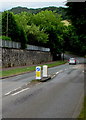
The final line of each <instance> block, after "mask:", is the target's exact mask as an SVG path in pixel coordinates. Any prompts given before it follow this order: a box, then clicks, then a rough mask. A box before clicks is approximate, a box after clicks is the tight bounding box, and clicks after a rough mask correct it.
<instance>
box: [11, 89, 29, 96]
mask: <svg viewBox="0 0 86 120" xmlns="http://www.w3.org/2000/svg"><path fill="white" fill-rule="evenodd" d="M28 89H30V88H25V89H23V90H21V91H19V92H16V93H13V94H12V96H14V95H17V94H19V93H21V92H23V91H25V90H28Z"/></svg>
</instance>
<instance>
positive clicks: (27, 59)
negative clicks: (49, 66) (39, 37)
mask: <svg viewBox="0 0 86 120" xmlns="http://www.w3.org/2000/svg"><path fill="white" fill-rule="evenodd" d="M49 61H52V56H51V53H50V52H42V51H30V50H22V49H10V48H2V67H3V68H6V67H14V66H25V65H33V64H40V63H44V62H49Z"/></svg>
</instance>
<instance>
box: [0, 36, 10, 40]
mask: <svg viewBox="0 0 86 120" xmlns="http://www.w3.org/2000/svg"><path fill="white" fill-rule="evenodd" d="M0 39H2V40H11V38H10V37H8V36H0Z"/></svg>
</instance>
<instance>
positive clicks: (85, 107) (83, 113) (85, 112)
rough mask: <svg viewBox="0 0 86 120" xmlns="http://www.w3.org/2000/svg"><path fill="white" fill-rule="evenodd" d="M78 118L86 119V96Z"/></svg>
mask: <svg viewBox="0 0 86 120" xmlns="http://www.w3.org/2000/svg"><path fill="white" fill-rule="evenodd" d="M78 118H84V120H86V96H85V98H84V103H83V108H82V111H81V113H80V115H79V117H78Z"/></svg>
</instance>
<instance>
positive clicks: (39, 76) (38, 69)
mask: <svg viewBox="0 0 86 120" xmlns="http://www.w3.org/2000/svg"><path fill="white" fill-rule="evenodd" d="M36 79H38V80H40V79H41V67H40V66H37V67H36Z"/></svg>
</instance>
